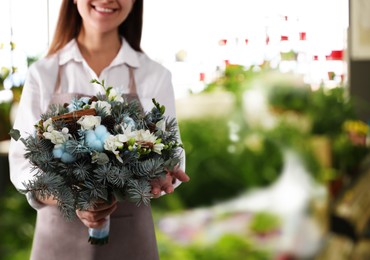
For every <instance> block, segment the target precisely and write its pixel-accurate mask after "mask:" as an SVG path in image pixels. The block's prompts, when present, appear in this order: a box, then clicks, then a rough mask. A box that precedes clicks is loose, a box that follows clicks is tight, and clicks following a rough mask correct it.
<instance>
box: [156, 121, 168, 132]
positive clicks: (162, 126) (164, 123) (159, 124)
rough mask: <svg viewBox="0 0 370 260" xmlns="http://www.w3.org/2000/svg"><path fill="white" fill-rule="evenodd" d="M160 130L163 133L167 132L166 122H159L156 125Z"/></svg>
mask: <svg viewBox="0 0 370 260" xmlns="http://www.w3.org/2000/svg"><path fill="white" fill-rule="evenodd" d="M155 125H156V126H157V127H158V128H159V130H161V131H165V130H166V120H164V119H162V120H160V121H158V122H157V123H156V124H155Z"/></svg>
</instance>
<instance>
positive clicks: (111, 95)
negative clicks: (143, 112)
mask: <svg viewBox="0 0 370 260" xmlns="http://www.w3.org/2000/svg"><path fill="white" fill-rule="evenodd" d="M108 99H109V100H110V101H117V102H123V97H122V96H121V95H119V94H118V93H117V91H116V90H115V89H114V88H112V89H111V90H110V91H109V95H108Z"/></svg>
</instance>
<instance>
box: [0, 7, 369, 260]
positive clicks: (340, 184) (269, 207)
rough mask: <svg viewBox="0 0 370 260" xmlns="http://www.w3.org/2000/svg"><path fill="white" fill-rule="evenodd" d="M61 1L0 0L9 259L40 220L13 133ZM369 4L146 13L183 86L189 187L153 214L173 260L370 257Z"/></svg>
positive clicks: (153, 49)
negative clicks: (17, 172) (18, 177)
mask: <svg viewBox="0 0 370 260" xmlns="http://www.w3.org/2000/svg"><path fill="white" fill-rule="evenodd" d="M60 3H61V1H60V0H53V1H49V0H33V1H26V0H2V1H1V2H0V10H1V16H0V140H1V142H0V219H1V221H0V259H11V260H15V259H19V260H23V259H28V258H29V253H30V248H31V245H32V236H33V232H34V221H35V217H36V212H35V211H34V210H33V209H32V208H31V207H30V206H29V205H28V204H27V202H26V200H25V198H24V197H23V196H22V195H20V194H19V193H17V191H16V190H15V189H14V187H13V186H12V185H11V184H10V181H9V166H8V158H7V151H8V145H9V136H8V132H9V129H10V128H11V126H12V122H13V119H14V115H15V113H16V109H17V104H18V102H19V97H20V95H21V93H22V86H23V84H24V80H25V78H26V75H27V71H28V68H29V66H30V65H31V64H32V62H34V61H36V60H37V59H39V58H40V57H43V55H44V54H45V53H46V51H47V48H48V45H49V43H50V40H51V38H52V36H53V31H54V26H55V23H56V19H57V15H58V8H59V6H60ZM369 13H370V2H369V1H367V0H351V1H349V0H294V1H293V0H284V1H283V0H281V1H274V0H260V1H252V0H187V1H185V0H156V1H144V31H143V41H142V46H143V50H144V51H145V52H146V53H147V54H148V55H149V56H150V57H151V58H153V59H154V60H156V61H158V62H160V63H161V64H163V65H164V66H166V67H167V68H168V69H169V70H170V71H171V72H172V76H173V85H174V88H175V96H176V106H177V116H178V122H179V125H180V130H181V136H182V141H183V143H184V146H185V149H186V158H187V162H186V171H187V173H188V174H189V175H190V177H191V181H190V182H189V183H186V184H183V185H180V187H178V188H177V190H176V192H175V193H173V194H171V195H167V196H164V197H161V198H160V199H158V200H155V201H153V202H152V207H153V213H154V219H155V225H156V231H157V238H158V247H159V252H160V256H161V259H163V260H167V259H179V260H202V259H207V260H208V259H212V260H213V259H216V260H234V259H257V260H259V259H279V260H280V259H281V260H282V259H320V260H321V259H325V260H326V259H370V222H369V217H370V189H369V185H370V160H369V156H368V155H369V146H370V131H369V122H370V106H369V103H370V86H369V85H370V73H369V72H370V18H369V15H368V14H369Z"/></svg>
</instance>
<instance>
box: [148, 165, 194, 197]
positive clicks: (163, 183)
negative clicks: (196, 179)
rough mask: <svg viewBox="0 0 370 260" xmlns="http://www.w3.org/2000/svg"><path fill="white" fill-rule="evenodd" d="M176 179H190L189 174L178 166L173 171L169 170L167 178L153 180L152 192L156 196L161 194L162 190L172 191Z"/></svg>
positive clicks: (182, 180) (185, 180)
mask: <svg viewBox="0 0 370 260" xmlns="http://www.w3.org/2000/svg"><path fill="white" fill-rule="evenodd" d="M176 179H177V180H179V181H181V182H187V181H189V180H190V178H189V176H188V175H187V174H186V173H185V172H184V171H183V170H181V169H180V168H179V167H178V166H176V167H175V168H174V170H173V171H172V172H170V171H168V172H167V173H166V177H165V178H158V179H155V180H152V181H151V184H152V194H153V197H154V198H158V197H159V196H161V192H162V191H164V192H165V193H172V192H173V191H174V187H173V185H174V183H175V182H176Z"/></svg>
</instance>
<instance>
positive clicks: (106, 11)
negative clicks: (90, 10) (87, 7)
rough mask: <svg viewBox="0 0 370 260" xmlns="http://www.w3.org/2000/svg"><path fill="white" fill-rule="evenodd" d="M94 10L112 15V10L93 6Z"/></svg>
mask: <svg viewBox="0 0 370 260" xmlns="http://www.w3.org/2000/svg"><path fill="white" fill-rule="evenodd" d="M95 10H96V11H98V12H102V13H113V11H114V10H113V9H109V8H103V7H98V6H95Z"/></svg>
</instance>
